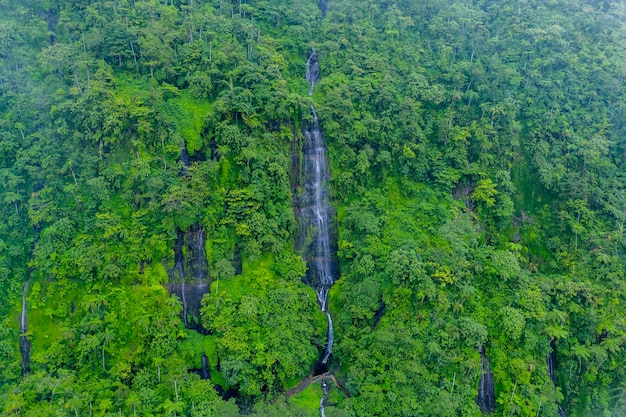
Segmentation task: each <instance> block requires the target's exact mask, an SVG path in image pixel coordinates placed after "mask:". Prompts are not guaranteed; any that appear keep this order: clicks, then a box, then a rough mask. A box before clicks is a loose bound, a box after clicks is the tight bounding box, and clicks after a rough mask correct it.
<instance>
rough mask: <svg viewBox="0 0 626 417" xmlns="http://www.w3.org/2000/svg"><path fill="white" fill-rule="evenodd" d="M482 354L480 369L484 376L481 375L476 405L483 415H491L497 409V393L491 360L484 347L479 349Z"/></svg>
mask: <svg viewBox="0 0 626 417" xmlns="http://www.w3.org/2000/svg"><path fill="white" fill-rule="evenodd" d="M478 352H479V353H480V367H481V370H482V374H481V375H480V381H479V383H478V396H477V397H476V403H477V404H478V407H480V411H482V412H483V413H490V412H491V411H493V410H494V409H495V407H496V391H495V385H494V381H493V373H491V365H490V363H489V358H488V357H487V355H486V353H485V348H484V347H483V346H479V347H478Z"/></svg>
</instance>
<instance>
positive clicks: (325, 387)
mask: <svg viewBox="0 0 626 417" xmlns="http://www.w3.org/2000/svg"><path fill="white" fill-rule="evenodd" d="M329 391H330V386H329V385H328V383H327V382H326V378H322V398H321V399H320V416H321V417H326V400H327V399H328V392H329Z"/></svg>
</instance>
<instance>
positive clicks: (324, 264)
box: [300, 49, 337, 364]
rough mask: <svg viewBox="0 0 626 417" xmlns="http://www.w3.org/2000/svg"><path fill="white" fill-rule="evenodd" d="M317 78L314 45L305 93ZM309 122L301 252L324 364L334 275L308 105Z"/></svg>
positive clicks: (318, 138) (320, 154) (321, 166)
mask: <svg viewBox="0 0 626 417" xmlns="http://www.w3.org/2000/svg"><path fill="white" fill-rule="evenodd" d="M319 79H320V67H319V62H318V59H317V53H316V52H315V49H313V50H311V54H310V55H309V58H308V59H307V62H306V80H307V81H308V82H309V94H310V95H312V94H313V89H314V87H315V82H316V81H317V80H319ZM311 116H312V117H313V122H312V123H308V124H306V125H305V127H304V129H303V134H304V167H303V173H304V187H305V191H306V192H305V194H304V196H303V201H302V204H301V207H302V211H301V213H300V215H301V217H302V231H303V236H302V238H303V252H304V258H305V261H306V262H307V265H308V267H309V268H308V271H307V278H306V280H307V281H308V284H309V285H311V286H312V287H313V288H315V291H316V293H317V302H318V304H319V306H320V308H321V310H322V311H323V312H325V313H326V316H327V317H328V334H327V342H326V349H325V350H324V354H323V356H322V361H321V363H322V364H326V363H327V362H328V359H329V358H330V355H331V353H332V346H333V342H334V330H333V320H332V318H331V316H330V313H329V312H328V291H329V290H330V287H331V286H332V285H333V283H334V282H335V279H336V276H337V274H336V270H337V266H336V261H335V260H334V256H333V254H334V252H335V251H334V244H333V243H332V240H331V220H332V218H333V213H332V208H331V206H330V205H329V204H328V190H327V184H326V183H327V180H328V165H327V159H326V146H325V144H324V137H323V136H322V132H321V130H320V126H319V120H318V118H317V112H316V111H315V108H314V107H313V106H311Z"/></svg>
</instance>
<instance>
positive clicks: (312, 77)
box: [306, 49, 321, 96]
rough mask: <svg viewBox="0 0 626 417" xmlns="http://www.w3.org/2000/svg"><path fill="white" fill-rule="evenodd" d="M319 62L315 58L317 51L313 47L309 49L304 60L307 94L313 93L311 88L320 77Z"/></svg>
mask: <svg viewBox="0 0 626 417" xmlns="http://www.w3.org/2000/svg"><path fill="white" fill-rule="evenodd" d="M320 74H321V72H320V64H319V61H318V60H317V53H316V52H315V49H312V50H311V54H310V55H309V58H308V59H307V60H306V80H307V81H308V82H309V95H310V96H312V95H313V88H315V82H316V81H318V80H319V79H320Z"/></svg>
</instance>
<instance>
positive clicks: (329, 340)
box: [322, 311, 335, 363]
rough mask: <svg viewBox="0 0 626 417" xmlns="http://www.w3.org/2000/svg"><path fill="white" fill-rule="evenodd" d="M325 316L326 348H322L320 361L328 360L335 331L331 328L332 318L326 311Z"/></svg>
mask: <svg viewBox="0 0 626 417" xmlns="http://www.w3.org/2000/svg"><path fill="white" fill-rule="evenodd" d="M326 316H327V317H328V336H327V338H326V340H327V341H326V349H325V350H324V356H323V357H322V363H326V362H328V358H330V353H331V350H332V348H333V342H334V341H335V332H334V330H333V319H332V317H330V313H329V312H328V311H327V312H326Z"/></svg>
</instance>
